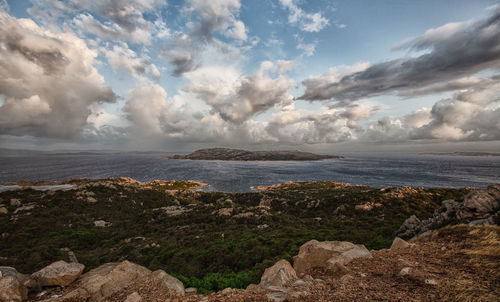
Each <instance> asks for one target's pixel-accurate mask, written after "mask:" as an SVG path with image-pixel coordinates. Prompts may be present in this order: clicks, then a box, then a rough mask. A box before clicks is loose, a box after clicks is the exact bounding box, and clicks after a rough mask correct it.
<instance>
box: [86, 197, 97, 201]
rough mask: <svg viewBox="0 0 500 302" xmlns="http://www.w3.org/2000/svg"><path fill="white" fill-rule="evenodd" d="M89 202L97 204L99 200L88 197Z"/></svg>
mask: <svg viewBox="0 0 500 302" xmlns="http://www.w3.org/2000/svg"><path fill="white" fill-rule="evenodd" d="M87 202H88V203H96V202H97V199H95V198H94V197H91V196H87Z"/></svg>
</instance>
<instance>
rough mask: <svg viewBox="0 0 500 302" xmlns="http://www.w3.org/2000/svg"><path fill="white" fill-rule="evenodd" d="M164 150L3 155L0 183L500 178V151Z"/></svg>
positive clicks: (453, 184)
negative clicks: (223, 157) (294, 155)
mask: <svg viewBox="0 0 500 302" xmlns="http://www.w3.org/2000/svg"><path fill="white" fill-rule="evenodd" d="M165 155H167V154H165V153H161V154H160V153H158V154H156V153H149V154H52V155H51V154H44V155H30V156H2V157H0V183H5V182H13V181H19V180H23V179H26V180H30V181H35V180H53V181H59V180H63V179H66V178H77V177H90V178H107V177H121V176H123V177H131V178H134V179H136V180H139V181H149V180H153V179H165V180H169V179H176V180H187V179H192V180H196V181H200V182H203V183H206V184H208V186H207V187H204V188H201V190H204V191H226V192H248V191H251V190H252V187H254V186H262V185H272V184H277V183H283V182H287V181H298V180H304V181H305V180H333V181H338V182H347V183H349V184H362V185H369V186H373V187H377V188H382V187H386V186H411V187H420V186H423V187H448V188H461V187H475V188H485V187H486V186H487V185H489V184H491V183H496V182H500V157H480V156H445V155H421V154H387V155H386V154H339V155H343V156H345V158H344V159H331V160H322V161H304V162H286V161H269V162H262V161H259V162H238V161H196V160H167V159H164V158H163V156H165Z"/></svg>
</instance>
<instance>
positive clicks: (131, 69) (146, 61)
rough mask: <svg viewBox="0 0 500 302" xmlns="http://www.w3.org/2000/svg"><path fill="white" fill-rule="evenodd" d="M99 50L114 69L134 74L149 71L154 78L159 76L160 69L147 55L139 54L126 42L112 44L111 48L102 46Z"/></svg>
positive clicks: (138, 74) (139, 74)
mask: <svg viewBox="0 0 500 302" xmlns="http://www.w3.org/2000/svg"><path fill="white" fill-rule="evenodd" d="M101 51H102V52H103V53H104V55H105V56H106V58H107V59H108V62H109V64H110V66H111V68H112V69H113V70H115V71H117V70H123V71H126V72H128V73H130V74H132V75H134V76H141V75H143V74H145V73H150V74H151V75H152V77H153V78H154V79H156V80H158V79H159V78H160V77H161V73H160V71H159V70H158V68H157V67H156V66H155V65H154V64H153V63H152V62H151V59H150V58H149V57H148V56H139V55H138V54H137V53H136V52H135V51H133V50H132V49H130V48H129V47H128V45H127V44H126V43H121V44H119V45H114V46H113V48H111V49H107V48H102V49H101Z"/></svg>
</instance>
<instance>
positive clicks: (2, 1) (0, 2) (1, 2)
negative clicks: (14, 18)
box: [0, 0, 10, 12]
mask: <svg viewBox="0 0 500 302" xmlns="http://www.w3.org/2000/svg"><path fill="white" fill-rule="evenodd" d="M0 10H3V11H6V12H8V11H9V10H10V7H9V3H7V0H0Z"/></svg>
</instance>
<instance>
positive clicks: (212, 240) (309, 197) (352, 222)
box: [0, 180, 467, 291]
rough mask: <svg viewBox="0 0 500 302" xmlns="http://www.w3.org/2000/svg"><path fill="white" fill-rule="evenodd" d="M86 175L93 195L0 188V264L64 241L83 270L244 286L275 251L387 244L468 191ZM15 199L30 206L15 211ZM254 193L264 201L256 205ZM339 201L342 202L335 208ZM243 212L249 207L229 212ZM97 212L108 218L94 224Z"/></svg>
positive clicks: (20, 262)
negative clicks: (220, 186)
mask: <svg viewBox="0 0 500 302" xmlns="http://www.w3.org/2000/svg"><path fill="white" fill-rule="evenodd" d="M76 183H78V181H76ZM85 183H88V184H87V186H83V187H81V189H80V191H81V190H85V191H87V192H92V193H94V194H95V195H94V196H93V198H95V199H96V200H97V202H96V203H89V202H87V201H86V199H85V198H79V197H78V195H77V194H78V191H77V190H71V191H65V192H63V191H57V192H53V193H52V194H51V193H44V192H39V191H35V190H31V189H26V190H21V191H13V192H4V193H0V198H1V199H0V203H3V204H4V206H7V208H8V210H9V213H8V214H7V215H3V214H0V233H3V235H2V236H3V238H2V240H0V257H1V258H0V265H10V266H14V267H16V268H17V269H18V270H19V271H21V272H25V273H30V272H33V271H35V270H37V269H40V268H42V267H43V266H45V265H47V264H50V263H51V262H53V261H56V260H59V259H66V257H67V255H66V253H65V252H62V251H61V250H60V249H61V248H64V247H69V248H70V249H71V250H73V251H74V252H75V254H76V256H77V257H78V259H79V261H80V262H81V263H83V264H85V265H86V269H87V270H88V269H91V268H94V267H96V266H98V265H100V264H102V263H106V262H112V261H119V260H123V259H128V260H130V261H133V262H136V263H139V264H141V265H145V266H146V267H148V268H150V269H152V270H154V269H164V270H165V271H167V272H169V273H172V274H174V275H176V276H178V277H179V278H180V279H181V280H182V281H184V282H185V283H187V286H195V287H197V288H199V289H201V290H202V291H203V290H206V291H208V290H214V289H215V290H217V289H223V288H225V287H228V286H230V287H244V286H246V285H247V284H249V283H250V282H256V281H257V280H258V278H259V276H260V275H261V273H262V272H263V270H264V269H265V268H266V267H268V266H270V265H272V264H273V263H274V262H276V261H277V260H279V259H283V258H284V259H287V260H291V258H292V255H295V254H297V252H298V248H299V247H300V246H301V245H302V244H303V243H304V242H306V241H308V240H311V239H316V240H320V241H322V240H346V241H351V242H355V243H362V244H365V245H366V246H367V247H368V248H369V249H379V248H384V247H388V246H389V245H390V243H391V242H392V239H393V233H394V231H395V230H396V229H397V228H398V227H399V226H400V225H401V223H402V222H403V221H404V220H405V219H406V218H407V217H408V216H410V215H412V214H416V215H417V216H418V217H420V218H425V217H428V216H430V215H431V214H432V212H433V210H434V209H435V208H437V207H438V206H439V204H440V202H441V201H442V200H445V199H459V198H460V197H462V196H463V195H464V194H465V193H466V191H467V190H466V189H463V190H455V189H425V190H410V191H409V192H403V193H401V194H400V195H399V196H396V195H397V194H390V193H387V191H381V190H378V189H374V188H370V187H366V186H345V185H341V184H337V183H334V182H308V183H298V184H287V185H284V186H280V187H276V188H270V189H268V190H266V191H263V192H255V193H221V192H192V191H179V192H177V193H171V192H166V191H165V189H166V188H167V189H185V188H189V187H190V186H191V184H189V183H185V182H179V183H176V182H173V183H170V184H169V185H168V186H161V185H152V186H147V187H145V186H141V185H138V184H126V183H117V182H115V181H112V180H111V181H109V182H108V183H113V185H112V186H109V185H102V184H101V183H93V181H90V180H86V181H85ZM79 185H80V186H82V183H79ZM83 185H85V184H83ZM12 198H17V199H19V200H20V201H21V202H22V204H23V205H26V204H29V203H36V207H35V208H34V209H32V210H29V211H21V212H18V213H17V214H13V212H14V210H15V209H16V207H15V206H10V200H11V199H12ZM261 201H264V202H263V204H268V205H270V208H269V209H266V208H259V207H257V206H258V205H259V203H261ZM366 202H377V203H380V204H382V206H381V207H375V208H373V209H372V210H371V211H363V210H356V209H355V208H354V206H355V205H358V204H364V203H366ZM174 205H177V206H179V205H180V206H182V207H184V208H185V209H188V210H189V211H188V212H186V213H183V214H181V215H178V216H169V215H167V214H166V213H165V211H163V210H155V209H158V208H160V207H167V206H174ZM227 207H233V208H234V209H233V212H232V216H224V215H218V214H217V211H218V210H219V209H221V208H227ZM338 207H341V208H343V210H342V211H336V212H335V214H334V211H335V210H336V209H337V208H338ZM248 212H252V213H253V215H250V216H247V217H245V215H242V216H243V217H239V218H238V217H235V215H237V214H241V213H248ZM27 213H30V214H29V215H28V214H27ZM95 220H105V221H107V222H111V223H112V225H111V226H109V227H105V228H98V227H95V226H94V224H93V222H94V221H95ZM265 225H267V227H265ZM137 237H143V238H137ZM153 243H154V246H153Z"/></svg>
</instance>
